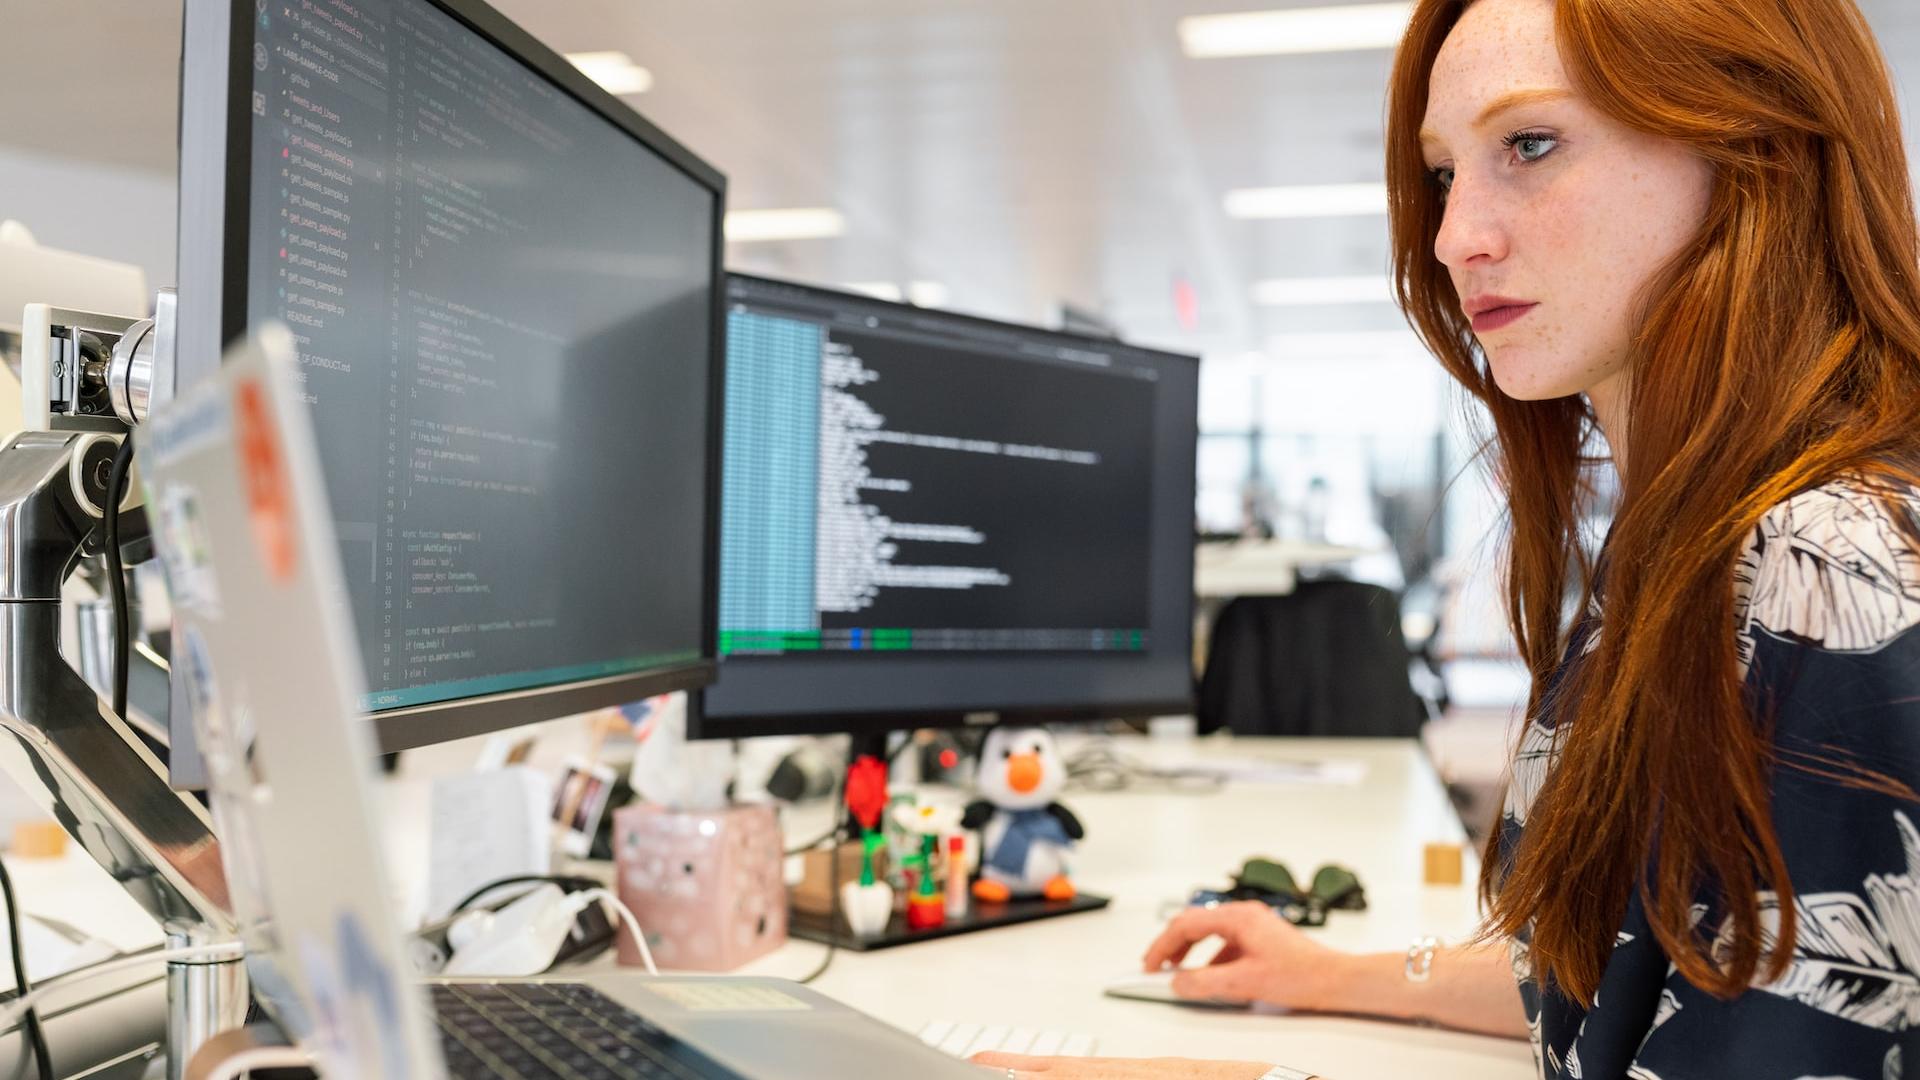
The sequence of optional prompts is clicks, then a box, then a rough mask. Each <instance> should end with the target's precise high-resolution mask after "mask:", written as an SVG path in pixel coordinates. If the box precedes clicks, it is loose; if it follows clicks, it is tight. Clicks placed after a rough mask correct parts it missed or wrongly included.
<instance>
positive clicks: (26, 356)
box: [0, 295, 247, 1078]
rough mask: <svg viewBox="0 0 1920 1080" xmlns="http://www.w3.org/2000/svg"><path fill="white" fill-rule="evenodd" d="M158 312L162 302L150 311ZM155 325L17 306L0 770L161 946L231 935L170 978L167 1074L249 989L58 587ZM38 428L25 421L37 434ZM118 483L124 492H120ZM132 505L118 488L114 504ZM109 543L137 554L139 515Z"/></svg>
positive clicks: (84, 529)
mask: <svg viewBox="0 0 1920 1080" xmlns="http://www.w3.org/2000/svg"><path fill="white" fill-rule="evenodd" d="M171 308H172V304H171V297H170V296H166V295H163V297H162V301H161V304H160V306H159V312H160V317H161V318H162V319H164V318H165V317H166V316H167V315H168V314H170V311H171ZM159 336H160V334H159V333H158V331H157V330H156V320H137V321H136V320H127V319H119V318H115V317H112V316H104V315H96V314H92V313H87V312H75V311H64V310H60V309H55V308H48V307H46V306H44V305H29V307H28V309H27V319H26V326H25V333H24V334H23V335H22V337H23V350H22V352H23V370H22V380H21V382H22V386H23V390H24V391H25V394H24V401H23V404H24V407H25V411H26V414H27V416H26V418H25V419H26V423H27V425H28V430H24V431H21V432H19V433H18V434H16V435H14V436H12V437H11V438H9V439H7V440H5V441H4V442H0V729H4V731H5V732H6V734H7V735H8V736H11V739H0V767H4V768H5V769H6V770H7V771H8V772H10V773H11V774H12V775H13V776H14V777H15V779H16V780H18V781H19V782H20V784H21V786H22V787H23V788H24V789H25V790H26V791H27V792H28V793H29V795H31V796H33V797H34V798H36V800H38V801H39V802H40V803H41V805H42V807H43V808H44V809H45V810H46V812H47V813H48V814H49V815H51V816H52V817H54V818H55V819H56V820H58V821H59V822H60V824H61V825H62V826H64V827H65V828H66V831H67V832H68V833H69V834H70V835H71V836H72V837H73V838H74V840H75V842H77V843H78V844H79V845H80V846H81V847H83V848H84V849H85V850H86V851H87V853H88V854H90V855H91V856H93V858H94V859H95V860H97V861H98V862H99V864H100V865H101V866H102V867H104V868H105V869H106V870H107V872H108V873H109V874H111V875H112V877H113V878H114V880H115V881H118V882H119V883H120V884H121V886H122V887H123V888H125V889H126V890H127V892H128V893H129V894H131V895H132V896H133V898H134V899H135V900H136V901H138V902H139V903H140V905H141V906H142V907H144V908H145V909H146V910H147V911H148V912H149V913H150V914H152V916H153V917H154V919H155V920H157V921H158V922H159V923H160V924H161V926H162V927H163V928H165V930H166V932H167V936H168V940H169V944H172V945H204V944H208V943H210V942H226V941H235V942H236V944H235V947H234V950H233V955H232V957H231V958H230V959H222V958H220V957H215V958H213V959H214V962H211V963H209V962H207V959H208V958H206V957H201V958H198V960H196V962H194V963H191V964H179V963H175V964H172V965H170V967H169V971H168V995H169V1012H168V1026H169V1031H168V1035H169V1059H170V1069H169V1075H170V1076H171V1077H175V1078H177V1077H179V1076H181V1075H182V1072H181V1070H182V1069H183V1068H184V1066H185V1063H186V1061H187V1059H188V1058H189V1057H191V1056H192V1053H193V1050H194V1049H195V1048H196V1047H197V1046H198V1045H199V1043H200V1042H202V1041H204V1040H205V1039H206V1038H207V1037H210V1036H211V1035H213V1034H215V1033H216V1032H217V1031H219V1030H223V1029H225V1028H231V1027H238V1026H239V1025H240V1023H241V1022H242V1021H243V1020H244V1018H245V1014H246V1006H247V986H246V980H245V976H244V973H243V971H242V968H241V963H240V960H241V955H240V948H239V946H238V944H237V941H236V929H237V928H236V925H235V922H234V916H233V914H232V905H231V904H230V903H229V900H228V896H227V887H226V875H225V869H224V867H223V866H222V864H221V861H220V844H219V841H218V840H217V839H216V838H215V836H214V832H213V828H212V824H211V821H210V820H209V818H208V815H207V813H206V811H205V809H204V808H203V807H201V806H200V804H199V803H198V802H196V801H194V800H193V799H192V798H191V797H187V796H183V795H181V794H180V793H178V792H176V791H174V790H173V789H172V788H171V787H169V786H168V783H167V778H166V771H165V766H164V765H162V764H161V762H160V761H159V759H158V758H156V757H155V756H154V754H153V752H152V751H151V750H150V749H149V748H148V744H147V743H146V742H144V741H143V740H142V738H141V736H140V734H138V732H137V731H136V729H135V728H134V727H132V726H130V725H129V724H128V723H127V722H126V721H125V720H123V719H122V718H121V717H119V716H117V715H115V714H114V712H113V709H112V708H111V705H110V704H109V702H108V701H106V700H103V699H102V697H101V695H100V694H99V692H97V691H96V690H95V689H94V688H93V687H92V686H90V685H88V683H87V682H86V680H84V679H83V678H82V677H81V676H80V674H79V673H78V672H77V671H75V669H74V667H73V666H72V665H71V664H69V663H68V662H67V660H66V659H65V658H64V657H63V656H62V654H61V648H60V645H61V643H60V625H61V586H62V585H63V584H64V583H65V582H66V580H67V578H68V577H69V576H70V575H71V574H72V573H73V572H74V571H75V569H76V567H78V566H80V565H81V563H82V561H83V560H84V559H88V558H91V557H94V556H98V555H100V554H101V553H102V552H103V550H104V543H105V534H104V529H103V517H104V514H103V510H102V507H104V506H105V505H106V502H107V500H108V487H109V477H110V472H111V465H112V461H113V457H114V454H115V452H116V450H117V448H118V446H119V443H120V441H121V440H122V439H124V438H127V437H129V434H130V431H131V425H132V424H134V423H137V422H138V421H139V420H141V419H143V418H144V417H145V415H146V409H147V405H148V396H149V390H150V388H151V385H152V374H151V373H152V370H153V366H152V365H153V352H154V345H155V343H156V341H157V339H158V337H159ZM36 428H37V429H38V430H36ZM129 486H131V485H129ZM135 501H137V496H136V495H133V494H132V493H129V494H128V495H127V497H126V498H125V499H124V500H123V502H122V506H123V507H125V506H126V505H127V504H128V503H131V502H135ZM121 525H122V529H121V533H122V535H121V548H122V551H123V552H126V553H129V554H133V555H136V556H139V557H142V558H144V557H146V554H147V552H148V551H150V548H151V545H150V544H149V543H147V532H146V521H145V515H144V513H141V512H139V511H137V510H131V511H125V512H123V514H122V520H121Z"/></svg>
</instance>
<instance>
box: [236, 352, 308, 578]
mask: <svg viewBox="0 0 1920 1080" xmlns="http://www.w3.org/2000/svg"><path fill="white" fill-rule="evenodd" d="M233 406H234V435H235V438H236V439H237V441H238V442H239V447H240V474H241V478H242V479H243V480H244V481H245V482H246V487H247V512H248V517H249V518H251V519H252V521H253V539H254V542H255V543H256V544H258V545H259V547H260V555H261V557H262V558H263V559H265V560H266V564H267V575H268V576H269V577H271V578H273V579H274V580H275V581H281V582H285V581H291V580H293V567H294V556H295V552H294V535H293V492H292V490H291V488H290V487H289V484H288V479H287V466H286V459H285V458H284V457H282V456H281V453H280V440H279V438H278V436H277V435H276V433H275V432H274V429H273V418H272V417H270V416H269V415H267V403H266V399H265V398H264V397H262V396H261V393H260V384H259V383H258V382H256V381H254V380H252V379H247V380H244V381H242V382H241V383H240V384H239V385H238V386H236V387H235V388H234V392H233Z"/></svg>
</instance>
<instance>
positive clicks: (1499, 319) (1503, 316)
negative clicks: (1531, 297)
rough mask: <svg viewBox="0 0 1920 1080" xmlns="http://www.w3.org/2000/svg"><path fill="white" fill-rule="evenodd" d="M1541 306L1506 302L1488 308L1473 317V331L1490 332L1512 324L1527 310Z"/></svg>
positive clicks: (1477, 332) (1479, 332)
mask: <svg viewBox="0 0 1920 1080" xmlns="http://www.w3.org/2000/svg"><path fill="white" fill-rule="evenodd" d="M1539 306H1540V305H1539V304H1537V303H1535V304H1505V305H1502V306H1500V307H1497V308H1488V309H1487V310H1486V311H1483V312H1481V313H1480V314H1478V315H1475V316H1474V317H1473V332H1474V333H1476V334H1490V333H1492V332H1493V331H1495V330H1498V329H1500V328H1502V327H1505V326H1511V325H1513V323H1514V322H1515V321H1517V320H1518V319H1520V318H1521V317H1522V316H1524V315H1526V313H1527V312H1529V311H1532V310H1533V309H1534V308H1537V307H1539Z"/></svg>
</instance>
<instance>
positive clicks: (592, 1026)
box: [432, 983, 741, 1080]
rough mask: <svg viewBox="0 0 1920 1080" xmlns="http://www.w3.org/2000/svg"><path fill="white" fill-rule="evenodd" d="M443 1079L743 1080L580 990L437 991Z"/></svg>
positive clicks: (512, 986)
mask: <svg viewBox="0 0 1920 1080" xmlns="http://www.w3.org/2000/svg"><path fill="white" fill-rule="evenodd" d="M432 991H433V1011H434V1018H435V1021H436V1022H437V1024H438V1026H439V1028H440V1045H441V1048H442V1050H443V1051H444V1052H445V1054H446V1058H447V1073H448V1074H449V1075H450V1076H454V1077H457V1078H459V1080H467V1078H468V1077H501V1078H503V1080H603V1078H604V1080H629V1078H643V1080H741V1078H740V1077H739V1075H738V1074H737V1073H735V1072H733V1071H732V1070H730V1069H726V1068H723V1067H722V1066H720V1065H718V1064H715V1063H714V1062H713V1060H712V1059H710V1058H708V1057H707V1056H706V1055H705V1054H702V1053H701V1052H699V1051H698V1050H695V1049H694V1048H693V1047H691V1046H688V1045H687V1044H686V1043H683V1042H681V1041H680V1040H679V1039H676V1038H674V1037H673V1036H672V1035H669V1034H667V1033H666V1032H665V1031H662V1030H661V1029H660V1028H658V1027H655V1026H654V1025H653V1024H650V1023H648V1022H647V1021H646V1020H645V1019H644V1018H642V1017H641V1016H640V1015H639V1014H638V1013H635V1012H633V1011H632V1010H630V1009H628V1008H627V1007H626V1006H624V1005H621V1004H619V1003H618V1002H616V1001H614V1000H613V999H612V998H609V997H607V996H606V995H605V994H602V993H600V992H599V991H598V990H595V989H593V988H592V987H590V986H586V985H584V984H581V983H436V984H433V986H432Z"/></svg>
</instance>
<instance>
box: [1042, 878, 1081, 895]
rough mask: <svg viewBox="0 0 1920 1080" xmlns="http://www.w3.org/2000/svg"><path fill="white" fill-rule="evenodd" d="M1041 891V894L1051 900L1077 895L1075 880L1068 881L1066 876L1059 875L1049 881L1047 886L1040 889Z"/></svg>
mask: <svg viewBox="0 0 1920 1080" xmlns="http://www.w3.org/2000/svg"><path fill="white" fill-rule="evenodd" d="M1040 892H1041V895H1043V896H1045V897H1046V898H1047V899H1049V900H1071V899H1073V898H1074V895H1075V893H1074V890H1073V882H1071V881H1068V880H1067V879H1066V878H1065V877H1057V878H1054V879H1053V880H1052V881H1049V882H1047V885H1046V888H1044V889H1042V890H1040Z"/></svg>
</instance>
